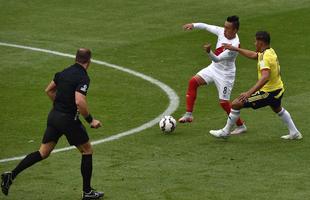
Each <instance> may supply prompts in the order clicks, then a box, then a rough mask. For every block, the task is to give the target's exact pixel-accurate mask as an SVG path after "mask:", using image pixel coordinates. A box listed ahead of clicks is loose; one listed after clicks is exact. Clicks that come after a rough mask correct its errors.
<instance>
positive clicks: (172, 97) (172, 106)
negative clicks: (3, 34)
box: [0, 42, 179, 163]
mask: <svg viewBox="0 0 310 200" xmlns="http://www.w3.org/2000/svg"><path fill="white" fill-rule="evenodd" d="M0 46H6V47H14V48H19V49H26V50H31V51H38V52H43V53H47V54H53V55H57V56H62V57H69V58H75V56H74V55H72V54H67V53H61V52H58V51H52V50H48V49H41V48H35V47H29V46H23V45H17V44H10V43H5V42H0ZM92 62H93V63H96V64H98V65H102V66H106V67H110V68H113V69H116V70H119V71H122V72H126V73H128V74H131V75H133V76H137V77H139V78H141V79H144V80H146V81H148V82H150V83H152V84H154V85H156V86H158V87H159V88H160V89H161V90H163V91H164V92H165V93H166V95H167V96H168V98H169V106H168V107H167V108H166V110H165V111H164V112H163V113H161V114H160V115H158V116H157V117H156V118H155V119H152V120H151V121H149V122H146V123H144V124H142V125H141V126H138V127H136V128H133V129H130V130H128V131H124V132H121V133H118V134H116V135H112V136H110V137H107V138H103V139H99V140H95V141H93V142H92V145H97V144H101V143H105V142H109V141H113V140H118V139H120V138H122V137H125V136H128V135H132V134H135V133H138V132H141V131H143V130H145V129H147V128H150V127H152V126H154V125H155V124H157V123H158V122H159V120H160V119H161V118H162V117H163V116H165V115H171V114H172V113H173V112H174V111H175V110H176V109H177V108H178V106H179V97H178V95H177V94H176V92H175V91H174V90H173V89H172V88H170V87H169V86H168V85H166V84H165V83H163V82H161V81H159V80H156V79H154V78H152V77H150V76H147V75H145V74H142V73H140V72H136V71H134V70H131V69H128V68H125V67H122V66H118V65H114V64H111V63H107V62H104V61H100V60H94V59H92ZM71 149H75V147H73V146H69V147H65V148H60V149H55V150H54V151H53V152H52V153H58V152H62V151H69V150H71ZM24 157H25V155H23V156H18V157H12V158H4V159H0V163H5V162H9V161H15V160H21V159H23V158H24Z"/></svg>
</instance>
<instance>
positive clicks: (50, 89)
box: [45, 81, 57, 102]
mask: <svg viewBox="0 0 310 200" xmlns="http://www.w3.org/2000/svg"><path fill="white" fill-rule="evenodd" d="M56 90H57V87H56V83H55V82H54V81H51V82H50V83H49V84H48V86H47V87H46V88H45V93H46V95H47V96H48V97H49V98H50V99H51V101H53V102H54V100H55V97H56Z"/></svg>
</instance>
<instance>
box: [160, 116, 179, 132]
mask: <svg viewBox="0 0 310 200" xmlns="http://www.w3.org/2000/svg"><path fill="white" fill-rule="evenodd" d="M176 126H177V122H176V121H175V119H174V118H173V117H172V116H165V117H163V118H162V119H161V120H160V121H159V128H160V130H162V132H163V133H172V132H173V131H174V129H175V127H176Z"/></svg>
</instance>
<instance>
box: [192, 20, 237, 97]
mask: <svg viewBox="0 0 310 200" xmlns="http://www.w3.org/2000/svg"><path fill="white" fill-rule="evenodd" d="M193 25H194V28H197V29H203V30H207V31H209V32H210V33H213V34H215V35H217V37H218V39H217V44H216V50H215V51H214V52H212V51H211V52H210V53H209V54H208V55H209V57H210V58H211V60H212V63H211V64H210V65H209V66H208V67H206V68H204V69H202V70H200V71H199V72H198V73H197V75H199V76H200V77H202V78H203V79H204V80H205V81H206V83H207V84H208V85H210V84H211V83H214V84H215V85H216V88H217V90H218V95H219V99H222V100H229V99H230V95H231V92H232V88H233V86H234V82H235V76H236V64H235V61H236V58H237V56H238V52H236V51H231V50H228V49H226V50H225V49H224V48H223V43H227V44H231V45H233V46H235V47H239V46H240V42H239V37H238V35H236V37H235V38H234V39H232V40H229V39H227V38H226V37H225V35H224V28H222V27H218V26H213V25H208V24H204V23H194V24H193Z"/></svg>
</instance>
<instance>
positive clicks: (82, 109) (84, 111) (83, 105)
mask: <svg viewBox="0 0 310 200" xmlns="http://www.w3.org/2000/svg"><path fill="white" fill-rule="evenodd" d="M75 104H76V106H77V108H78V110H79V113H80V114H81V115H82V116H83V117H84V118H85V120H86V121H87V122H88V123H89V124H90V126H91V127H92V128H99V127H101V122H100V121H99V120H96V119H93V117H92V116H91V114H90V113H89V111H88V105H87V101H86V96H85V95H84V94H82V93H80V92H75Z"/></svg>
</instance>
